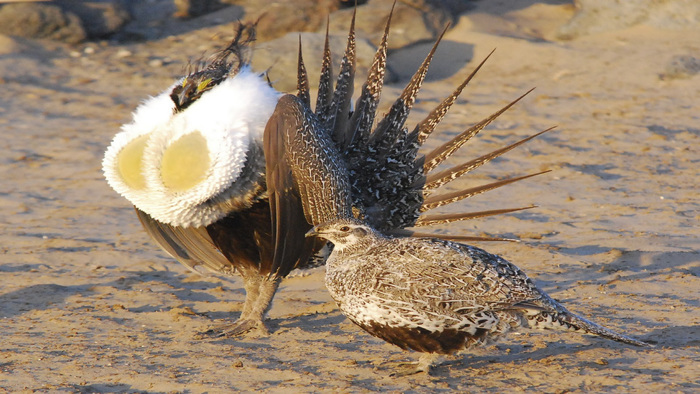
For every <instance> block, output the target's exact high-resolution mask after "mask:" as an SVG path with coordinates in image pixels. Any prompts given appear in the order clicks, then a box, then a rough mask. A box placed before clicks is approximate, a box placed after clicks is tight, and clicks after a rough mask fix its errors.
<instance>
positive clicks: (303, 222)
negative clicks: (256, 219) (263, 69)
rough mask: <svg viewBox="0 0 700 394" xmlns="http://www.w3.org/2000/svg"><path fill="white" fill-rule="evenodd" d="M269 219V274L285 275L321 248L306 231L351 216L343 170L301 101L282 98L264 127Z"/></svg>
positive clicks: (319, 243)
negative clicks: (270, 264) (306, 234)
mask: <svg viewBox="0 0 700 394" xmlns="http://www.w3.org/2000/svg"><path fill="white" fill-rule="evenodd" d="M264 149H265V160H266V176H267V190H268V195H269V201H270V212H271V215H272V229H273V245H274V248H275V250H274V255H273V256H274V257H273V265H272V273H275V274H278V275H286V274H288V273H289V271H291V270H292V269H293V268H295V267H296V266H297V265H298V264H299V263H303V262H305V261H306V260H308V258H309V257H310V256H311V254H312V253H313V252H314V251H315V250H318V249H320V247H321V246H322V245H323V244H324V242H321V241H319V240H317V239H314V238H306V237H305V233H306V232H307V231H308V230H309V229H310V228H311V227H312V226H314V225H317V224H320V223H323V222H325V221H328V220H331V219H335V218H338V217H349V216H350V215H351V209H352V205H351V200H350V195H349V190H350V188H349V186H348V180H347V170H346V169H345V167H344V165H343V161H342V160H340V158H339V157H338V152H337V150H336V149H335V147H334V146H333V143H332V142H331V140H330V136H329V135H328V134H327V133H326V131H325V129H324V128H323V127H322V126H320V125H319V124H318V121H317V118H316V117H315V115H314V114H313V113H312V112H311V110H310V108H309V107H308V105H307V104H305V103H304V102H303V101H302V100H301V99H299V98H297V97H295V96H292V95H286V96H283V97H282V98H281V99H280V100H279V102H278V104H277V108H276V109H275V111H274V113H273V114H272V117H270V120H269V121H268V123H267V126H266V127H265V135H264Z"/></svg>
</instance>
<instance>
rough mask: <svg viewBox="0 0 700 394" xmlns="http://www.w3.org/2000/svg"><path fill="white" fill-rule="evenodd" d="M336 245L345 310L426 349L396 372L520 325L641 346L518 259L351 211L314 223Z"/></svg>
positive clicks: (406, 344) (381, 332)
mask: <svg viewBox="0 0 700 394" xmlns="http://www.w3.org/2000/svg"><path fill="white" fill-rule="evenodd" d="M307 235H308V236H313V235H315V236H318V237H322V238H324V239H327V240H328V241H330V242H332V243H333V244H334V245H335V247H334V248H333V252H332V253H331V255H330V257H329V258H328V261H327V262H326V286H327V287H328V290H329V291H330V293H331V295H332V296H333V299H335V301H336V302H337V303H338V305H339V306H340V309H341V311H342V312H343V313H344V314H345V316H347V317H348V318H349V319H350V320H352V321H353V322H354V323H355V324H357V325H358V326H360V327H361V328H362V329H364V330H365V331H367V332H369V333H370V334H372V335H374V336H376V337H379V338H381V339H383V340H385V341H387V342H389V343H391V344H394V345H397V346H399V347H401V348H402V349H412V350H416V351H419V352H423V353H424V354H423V355H421V357H420V360H419V362H418V364H417V365H411V366H408V365H404V368H402V369H400V370H399V372H398V374H401V375H403V374H411V373H416V372H420V371H425V372H429V369H430V366H431V365H432V363H433V362H434V361H435V359H436V358H437V357H438V355H440V354H452V353H456V352H458V351H461V350H465V349H468V348H470V347H473V346H476V345H480V344H483V343H486V342H488V341H490V340H495V339H497V338H498V337H499V336H501V335H503V334H505V333H506V332H508V331H511V330H513V329H515V328H518V327H530V328H539V329H547V328H554V329H563V330H569V331H580V332H583V333H589V334H594V335H599V336H602V337H605V338H609V339H612V340H615V341H618V342H624V343H628V344H632V345H636V346H649V344H647V343H645V342H642V341H638V340H636V339H633V338H629V337H626V336H624V335H621V334H618V333H616V332H613V331H611V330H608V329H606V328H604V327H601V326H599V325H597V324H595V323H593V322H590V321H588V320H586V319H584V318H582V317H580V316H577V315H575V314H573V313H571V312H569V311H568V310H567V309H566V308H564V307H563V306H562V305H561V304H559V303H558V302H556V301H554V300H553V299H552V298H550V297H549V296H548V295H547V294H546V293H545V292H544V291H542V290H540V289H538V288H537V287H536V286H535V284H534V283H532V281H531V280H530V279H529V278H528V277H527V276H526V275H525V273H524V272H522V271H521V270H520V269H518V267H516V266H515V265H513V264H511V263H509V262H508V261H506V260H504V259H503V258H501V257H499V256H496V255H493V254H490V253H488V252H486V251H484V250H481V249H479V248H475V247H473V246H469V245H465V244H461V243H456V242H451V241H445V240H441V239H436V238H406V237H399V238H390V237H387V236H384V235H382V234H381V233H380V232H378V231H376V230H375V229H373V228H372V227H370V226H368V225H365V224H362V222H360V221H358V220H357V219H354V218H349V219H337V220H334V221H330V222H328V223H324V224H321V225H318V226H316V227H314V228H313V229H311V230H310V231H309V232H308V233H307Z"/></svg>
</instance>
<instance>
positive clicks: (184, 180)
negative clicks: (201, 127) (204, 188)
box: [160, 131, 210, 191]
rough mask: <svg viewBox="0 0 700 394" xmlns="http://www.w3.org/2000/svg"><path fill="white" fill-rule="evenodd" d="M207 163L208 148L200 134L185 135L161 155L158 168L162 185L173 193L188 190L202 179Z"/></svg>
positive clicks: (208, 160) (208, 161)
mask: <svg viewBox="0 0 700 394" xmlns="http://www.w3.org/2000/svg"><path fill="white" fill-rule="evenodd" d="M209 163H210V159H209V148H207V140H206V139H205V138H204V136H203V135H202V133H200V132H198V131H196V132H194V133H190V134H187V135H185V136H183V137H181V138H180V139H178V140H177V141H175V142H173V143H172V144H171V145H170V146H169V147H168V149H166V151H165V152H164V153H163V161H162V162H161V167H160V174H161V177H162V179H163V184H164V185H165V187H167V188H168V189H170V190H173V191H186V190H189V189H191V188H192V187H193V186H195V185H196V184H198V183H199V182H201V181H202V180H203V179H204V177H205V175H206V173H207V170H208V169H209Z"/></svg>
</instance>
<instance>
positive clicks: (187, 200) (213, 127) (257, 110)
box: [103, 16, 539, 336]
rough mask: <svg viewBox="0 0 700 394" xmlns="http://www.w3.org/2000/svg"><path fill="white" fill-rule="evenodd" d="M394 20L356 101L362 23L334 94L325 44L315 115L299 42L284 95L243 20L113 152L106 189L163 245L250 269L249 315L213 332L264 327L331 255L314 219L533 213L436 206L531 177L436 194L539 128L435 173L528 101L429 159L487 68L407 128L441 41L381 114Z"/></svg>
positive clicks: (189, 260) (390, 226) (221, 268)
mask: <svg viewBox="0 0 700 394" xmlns="http://www.w3.org/2000/svg"><path fill="white" fill-rule="evenodd" d="M390 20H391V16H389V19H388V22H387V25H386V29H385V32H384V37H383V40H382V43H381V45H380V46H379V48H378V50H377V53H376V55H375V58H374V61H373V63H372V66H371V69H370V70H369V73H368V78H367V81H366V82H365V83H364V86H363V87H362V91H361V93H360V96H359V98H358V99H357V101H356V103H355V106H354V109H353V108H352V105H351V102H352V100H353V98H352V97H353V84H354V75H355V33H354V18H353V24H352V26H351V29H350V33H349V34H348V43H347V48H346V51H345V55H344V57H343V60H342V63H341V66H340V71H339V75H338V77H337V80H336V83H335V88H333V78H332V70H331V62H330V59H331V54H330V50H329V46H328V39H326V47H325V50H324V55H323V61H322V70H321V78H320V81H319V86H318V98H317V100H316V105H315V109H314V110H312V106H311V102H310V98H309V97H310V95H309V82H308V79H307V76H306V69H305V66H304V62H303V59H302V56H301V48H300V51H299V77H298V94H297V95H296V96H294V95H282V94H280V93H278V92H277V91H275V90H274V89H273V88H272V87H271V86H270V84H269V82H268V81H267V79H266V77H265V76H264V75H261V74H257V73H254V72H252V71H251V69H250V67H249V59H250V52H251V43H252V42H253V40H254V38H255V26H254V25H250V24H241V25H239V27H238V30H237V34H236V36H235V39H234V40H233V41H232V42H231V44H230V45H229V46H228V47H227V48H225V49H224V50H223V51H221V52H220V53H219V54H218V55H217V56H215V57H213V58H212V60H211V61H209V62H208V63H206V64H204V65H203V66H202V67H200V68H199V69H196V70H194V71H193V72H192V73H190V74H189V75H187V76H185V77H183V78H182V79H180V80H178V81H176V82H175V83H174V84H173V85H172V86H170V87H169V88H168V89H166V90H165V91H164V92H163V93H161V94H160V95H157V96H155V97H152V98H150V99H148V100H147V101H145V102H144V103H143V104H142V105H141V106H139V107H138V108H137V109H136V111H135V112H134V115H133V121H132V122H131V123H128V124H125V125H124V126H123V127H122V131H121V132H120V133H119V134H117V135H116V137H115V138H114V140H113V142H112V144H111V146H110V147H109V149H108V150H107V152H106V153H105V158H104V161H103V168H104V173H105V177H106V178H107V180H108V182H109V184H110V185H111V186H112V187H113V188H114V189H115V190H116V191H117V192H119V193H120V194H121V195H122V196H124V197H125V198H127V199H128V200H129V201H130V202H131V203H132V204H133V205H134V206H135V208H136V213H137V215H138V217H139V219H140V220H141V223H142V224H143V226H144V228H145V229H146V231H147V232H148V234H149V235H150V236H151V237H152V238H153V239H154V240H155V241H156V242H157V243H158V244H159V245H160V246H161V247H162V248H163V249H164V250H165V251H166V252H168V253H169V254H170V255H171V256H173V257H174V258H176V259H177V260H179V261H180V262H181V263H183V264H184V265H185V266H187V267H189V268H190V269H192V270H195V271H199V270H200V269H201V268H202V267H204V268H206V269H208V270H209V271H213V272H215V273H218V274H224V275H230V274H233V273H235V272H237V273H239V274H240V275H241V276H242V278H243V282H244V287H245V291H246V299H245V304H244V306H243V310H242V312H241V315H240V318H239V319H238V320H237V321H236V322H234V323H233V324H229V323H227V324H224V325H221V326H218V327H215V328H213V329H211V330H209V331H207V332H206V333H205V334H206V335H208V336H219V335H227V336H232V335H238V334H242V333H245V332H247V331H249V330H251V329H253V328H258V329H260V330H262V331H264V330H265V326H264V324H263V319H264V315H265V313H266V311H267V309H268V308H269V306H270V304H271V301H272V297H273V296H274V294H275V292H276V290H277V287H278V285H279V283H280V281H281V279H282V278H284V277H286V276H287V275H288V274H289V273H290V271H292V270H293V269H296V268H304V267H308V266H310V265H313V264H315V263H318V262H319V261H320V262H322V261H323V260H324V259H325V257H326V256H327V254H328V248H327V247H325V245H326V244H325V242H323V241H319V240H314V239H306V238H305V237H304V234H305V233H306V231H307V230H309V229H310V228H311V227H312V226H314V225H317V224H320V223H323V222H325V221H328V220H330V219H334V218H337V217H348V216H357V217H359V218H362V219H363V220H366V221H368V222H369V223H370V224H371V225H372V226H374V227H376V228H377V229H380V230H382V231H384V232H387V233H392V232H393V233H399V232H401V233H402V234H411V233H412V232H411V231H408V230H403V229H404V228H406V227H411V226H423V225H432V224H442V223H449V222H452V221H456V220H464V219H471V218H476V217H482V216H486V215H495V214H500V213H506V212H513V211H516V210H518V209H525V208H514V209H495V210H490V211H484V212H462V213H458V214H447V215H445V214H442V215H441V214H427V213H426V212H427V211H429V210H430V209H433V208H436V207H439V206H442V205H445V204H449V203H452V202H455V201H459V200H461V199H463V198H467V197H470V196H473V195H476V194H479V193H483V192H486V191H489V190H492V189H495V188H497V187H500V186H503V185H506V184H509V183H512V182H515V181H517V180H520V179H524V178H527V177H530V176H532V175H526V176H521V177H513V178H509V179H505V180H501V181H497V182H493V183H489V184H486V185H483V186H478V187H473V188H469V189H464V190H458V191H456V192H450V193H438V192H435V191H436V189H437V188H439V187H440V186H442V185H444V184H446V183H448V182H450V181H451V180H453V179H456V178H457V177H459V176H462V175H463V174H465V173H466V172H468V171H470V170H472V169H474V168H476V167H479V166H481V165H483V164H484V163H486V162H488V161H489V160H491V159H493V158H495V157H497V156H499V155H501V154H503V153H505V152H507V151H509V150H510V149H513V148H514V147H516V146H518V145H520V144H522V143H524V142H526V141H528V140H530V139H531V138H534V137H535V136H532V137H529V138H526V139H524V140H522V141H518V142H516V143H514V144H512V145H509V146H506V147H504V148H502V149H499V150H496V151H494V152H491V153H488V154H485V155H483V156H481V157H478V158H476V159H473V160H470V161H468V162H466V163H464V164H462V165H458V166H455V167H452V168H447V169H444V170H441V171H436V168H437V167H438V165H440V163H442V162H443V161H444V160H445V159H446V158H447V157H449V156H450V155H451V154H453V153H454V152H455V151H456V150H457V149H458V148H459V147H461V146H462V145H463V144H465V143H466V142H467V141H468V140H469V139H470V138H472V137H473V136H474V135H476V134H477V133H478V132H479V131H480V130H482V129H483V128H484V127H486V126H487V125H488V124H489V123H490V122H492V121H493V120H494V119H495V118H496V117H498V116H499V115H501V114H502V113H503V112H504V111H506V110H507V109H508V108H510V107H511V106H512V105H513V104H514V103H515V102H517V101H518V100H520V98H518V99H516V100H515V101H513V102H512V103H510V104H508V105H507V106H505V107H504V108H503V109H501V110H500V111H498V112H496V113H494V114H493V115H491V116H489V117H487V118H486V119H484V120H482V121H481V122H479V123H477V124H475V125H473V126H471V127H469V128H467V129H466V130H465V131H464V132H462V133H460V134H459V135H457V136H456V137H455V138H453V139H451V140H450V141H448V142H447V143H445V144H443V145H442V146H440V147H438V148H435V149H434V150H432V151H430V152H427V153H426V154H425V155H423V154H419V153H418V149H419V148H420V146H421V145H422V144H423V142H425V140H426V139H427V138H428V137H429V136H430V135H431V133H432V132H433V131H434V130H435V128H436V126H437V124H438V123H439V122H440V121H441V119H442V118H443V116H445V114H446V113H447V111H448V109H449V108H450V107H451V106H452V104H454V102H455V100H456V98H457V97H458V96H459V94H460V93H461V92H462V89H464V87H465V86H466V85H467V83H468V82H469V81H470V80H471V79H472V77H473V76H474V74H475V73H476V71H477V70H478V69H479V68H480V67H481V64H480V65H479V66H478V67H477V68H476V70H474V72H473V73H472V74H471V75H469V76H468V77H467V78H466V79H465V80H464V82H463V83H462V84H460V85H459V86H458V87H457V89H456V90H455V91H454V92H453V93H452V94H451V95H449V96H448V97H447V98H446V99H445V100H444V101H443V102H442V103H440V104H439V105H438V106H437V107H436V108H435V109H434V110H433V111H432V112H431V113H430V114H429V115H428V116H427V117H426V118H425V119H424V120H422V121H421V122H419V123H418V124H417V125H416V126H415V127H414V128H412V129H410V130H409V129H408V128H407V127H406V126H405V123H406V119H407V116H408V114H409V112H410V110H411V108H412V106H413V104H414V102H415V100H416V96H417V94H418V90H419V88H420V86H421V84H422V82H423V79H424V77H425V74H426V72H427V70H428V65H429V63H430V60H431V59H432V56H433V53H434V51H435V47H434V48H433V49H432V50H431V52H430V53H429V54H428V56H427V58H426V59H425V61H424V63H423V64H422V65H421V67H420V68H419V69H418V71H417V72H416V74H415V75H414V76H413V78H412V79H411V81H410V82H409V83H408V86H407V87H406V88H405V90H404V91H403V93H402V94H401V95H400V97H398V98H397V99H396V101H395V102H394V104H393V106H392V107H391V109H390V110H389V112H388V113H387V114H386V115H385V116H384V117H383V118H381V119H379V120H377V121H375V116H376V110H377V106H378V103H379V99H380V94H381V91H382V86H383V80H384V73H385V68H386V53H387V44H386V42H387V35H388V32H389V21H390ZM438 41H439V40H438ZM436 45H437V43H436ZM300 47H301V46H300ZM482 64H483V62H482ZM537 135H539V134H537ZM474 238H478V237H461V239H474Z"/></svg>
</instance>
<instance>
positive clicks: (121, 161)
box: [103, 25, 280, 227]
mask: <svg viewBox="0 0 700 394" xmlns="http://www.w3.org/2000/svg"><path fill="white" fill-rule="evenodd" d="M253 28H254V27H251V26H247V25H241V27H239V30H238V34H237V35H236V38H235V39H234V40H233V41H232V43H231V44H230V45H229V46H228V47H227V48H226V49H225V50H224V51H222V52H221V53H220V54H219V55H217V56H216V57H215V58H214V59H213V60H212V61H211V62H209V63H208V65H206V66H205V67H204V68H202V69H201V70H195V71H194V72H192V73H190V74H189V75H188V76H186V77H184V78H182V79H181V80H179V81H178V82H176V83H175V84H173V85H172V86H170V87H169V88H168V89H167V90H165V91H164V92H162V93H161V94H159V95H157V96H155V97H152V98H150V99H148V100H146V101H145V102H144V103H143V104H141V105H140V106H139V107H138V108H137V109H136V111H135V112H134V114H133V120H132V121H131V123H128V124H125V125H123V126H122V130H121V132H120V133H118V134H117V135H116V136H115V137H114V140H113V141H112V143H111V145H110V146H109V148H108V149H107V151H106V153H105V157H104V160H103V170H104V174H105V177H106V178H107V182H108V183H109V184H110V186H112V188H113V189H114V190H116V191H117V192H118V193H119V194H121V195H122V196H124V197H125V198H126V199H128V200H129V201H130V202H131V203H132V204H134V206H136V208H138V209H140V210H142V211H144V212H146V213H147V214H148V215H150V216H151V217H153V218H154V219H156V220H158V221H160V222H163V223H168V224H171V225H174V226H183V227H188V226H206V225H208V224H211V223H212V222H214V221H216V220H218V219H220V218H222V217H223V216H225V215H226V213H227V210H226V204H225V202H226V200H228V199H230V198H232V197H235V195H236V194H240V193H245V192H246V190H240V187H236V186H237V184H236V181H237V180H238V179H239V177H240V176H241V174H242V172H243V169H244V167H245V166H246V165H257V164H256V163H250V161H251V160H253V159H254V160H258V161H260V160H262V167H261V168H262V169H264V159H263V158H261V157H260V158H251V157H250V156H251V152H252V151H255V152H259V153H260V154H259V156H262V154H261V148H260V146H261V145H262V138H263V132H264V129H265V124H266V123H267V120H268V119H269V117H270V116H271V114H272V112H273V111H274V109H275V106H276V104H277V101H278V99H279V97H280V94H279V93H278V92H277V91H275V90H274V89H273V88H272V87H271V86H270V85H269V83H268V81H267V80H266V79H265V77H264V76H263V75H260V74H256V73H254V72H252V71H251V69H250V67H249V65H248V63H249V62H248V59H247V52H248V46H249V44H250V42H252V40H253V38H254V30H253V31H249V30H248V29H253ZM232 57H233V59H231V58H232ZM254 145H255V146H254ZM259 173H260V171H258V174H259ZM247 181H250V180H247ZM238 186H240V185H238Z"/></svg>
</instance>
